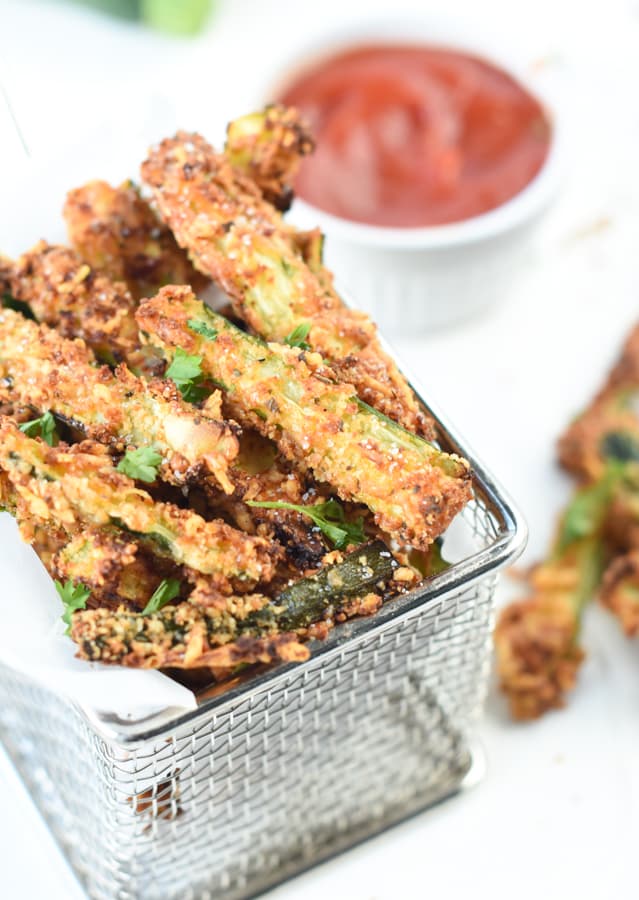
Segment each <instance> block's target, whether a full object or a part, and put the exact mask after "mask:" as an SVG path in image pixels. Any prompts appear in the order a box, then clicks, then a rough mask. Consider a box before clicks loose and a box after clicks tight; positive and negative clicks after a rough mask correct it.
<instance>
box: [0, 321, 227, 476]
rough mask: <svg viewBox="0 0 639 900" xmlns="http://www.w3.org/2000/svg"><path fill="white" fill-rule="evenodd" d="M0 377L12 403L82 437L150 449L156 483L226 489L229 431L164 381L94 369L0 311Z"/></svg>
mask: <svg viewBox="0 0 639 900" xmlns="http://www.w3.org/2000/svg"><path fill="white" fill-rule="evenodd" d="M0 377H2V378H4V379H8V380H9V382H10V385H11V387H10V395H11V397H12V399H14V401H17V402H18V403H20V404H24V405H26V404H30V405H31V406H32V407H33V408H34V409H36V410H39V411H41V412H44V411H46V410H50V411H51V412H53V413H55V414H56V415H57V416H59V417H61V418H62V419H64V420H66V421H67V422H68V423H70V424H72V425H73V426H74V427H75V428H77V429H79V430H80V431H82V432H83V433H84V434H85V435H86V436H87V437H89V438H91V439H93V440H96V441H100V442H101V443H107V444H110V445H112V446H114V447H115V448H116V449H118V450H125V449H126V448H127V447H153V448H154V449H155V450H157V451H158V452H159V453H160V454H161V455H162V457H163V461H162V464H161V468H160V474H161V475H162V477H163V478H164V480H167V481H171V482H173V483H175V484H183V483H184V482H185V481H188V480H192V478H193V477H194V476H196V475H197V474H198V473H199V471H200V470H201V469H203V470H204V471H208V472H211V473H212V474H213V475H214V476H215V478H216V479H217V481H218V482H219V483H220V484H221V485H222V487H223V489H224V490H226V491H227V492H228V493H231V491H232V490H233V488H232V485H231V483H230V481H229V478H228V474H227V473H228V467H229V463H230V462H231V461H232V460H233V459H234V458H235V457H236V456H237V453H238V449H239V443H238V439H237V433H236V432H237V428H235V427H234V426H233V425H231V424H229V423H227V422H219V421H216V420H214V419H211V418H209V417H207V416H206V415H205V414H204V413H202V412H200V411H199V410H197V409H195V408H194V407H192V406H191V405H190V404H188V403H186V402H185V401H184V400H182V398H181V396H180V394H179V392H178V390H177V388H176V387H175V385H174V384H173V382H172V381H161V380H159V379H153V380H151V381H145V380H144V379H142V378H139V377H137V376H135V375H133V374H132V373H131V372H129V371H128V370H127V369H126V367H125V366H120V367H118V369H117V370H116V372H115V374H114V373H113V372H111V370H110V369H109V368H108V367H107V366H102V367H100V368H97V367H96V366H94V365H93V364H92V357H91V354H90V352H89V351H88V349H87V348H86V346H85V345H84V344H83V343H82V342H81V341H70V340H66V339H65V338H63V337H61V336H60V335H59V334H58V332H57V331H55V330H53V329H51V328H48V327H47V326H46V325H37V324H36V323H35V322H32V321H30V320H29V319H25V318H24V317H23V316H21V315H20V314H19V313H16V312H14V311H13V310H10V309H2V310H0Z"/></svg>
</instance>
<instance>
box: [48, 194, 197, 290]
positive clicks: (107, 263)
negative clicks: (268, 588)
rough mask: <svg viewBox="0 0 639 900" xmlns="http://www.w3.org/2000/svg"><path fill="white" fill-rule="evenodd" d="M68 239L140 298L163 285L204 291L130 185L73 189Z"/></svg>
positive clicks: (183, 255) (68, 203)
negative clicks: (187, 285) (180, 285)
mask: <svg viewBox="0 0 639 900" xmlns="http://www.w3.org/2000/svg"><path fill="white" fill-rule="evenodd" d="M63 214H64V218H65V221H66V224H67V230H68V234H69V239H70V241H71V244H72V245H73V247H74V248H75V250H76V251H77V252H78V253H79V254H80V256H81V257H82V259H84V260H86V262H88V263H89V265H91V266H93V268H94V269H97V270H98V271H100V272H102V273H104V274H105V275H107V276H108V277H109V278H111V279H112V280H113V281H123V282H125V284H126V285H127V287H128V289H129V291H130V292H131V294H132V296H133V297H134V298H135V299H136V300H139V299H140V298H141V297H149V296H152V295H153V294H155V293H156V292H157V291H158V290H159V289H160V288H161V287H163V286H164V285H165V284H190V285H191V286H192V287H193V289H194V290H199V289H200V288H202V287H204V284H205V281H206V279H205V278H204V276H202V275H200V273H199V272H197V271H196V270H195V269H194V268H193V266H192V265H191V263H190V262H189V259H188V257H187V255H186V253H185V252H184V251H183V250H181V249H180V248H179V247H178V245H177V244H176V242H175V238H174V237H173V235H172V234H171V232H170V231H169V229H168V228H167V227H166V225H164V223H162V222H160V220H159V219H158V217H157V216H156V214H155V213H154V212H153V210H152V209H151V207H150V206H149V204H148V203H147V202H146V200H144V199H143V197H141V196H140V192H139V190H138V188H137V187H136V185H134V184H133V182H132V181H125V182H124V183H123V184H121V185H119V187H115V188H114V187H111V185H110V184H107V182H106V181H90V182H89V183H88V184H85V185H83V186H82V187H79V188H76V189H75V190H72V191H69V193H68V194H67V199H66V202H65V204H64V212H63Z"/></svg>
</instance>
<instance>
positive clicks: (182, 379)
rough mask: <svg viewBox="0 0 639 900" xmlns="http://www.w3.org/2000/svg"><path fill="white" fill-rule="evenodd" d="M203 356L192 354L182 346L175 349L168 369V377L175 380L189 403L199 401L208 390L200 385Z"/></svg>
mask: <svg viewBox="0 0 639 900" xmlns="http://www.w3.org/2000/svg"><path fill="white" fill-rule="evenodd" d="M201 363H202V357H201V356H192V355H191V354H190V353H187V352H186V351H185V350H183V349H182V348H181V347H177V348H176V350H175V356H174V357H173V360H172V362H171V365H170V366H169V367H168V369H167V370H166V375H165V377H166V378H170V379H171V380H172V381H174V382H175V384H176V385H177V388H178V390H179V392H180V393H181V394H182V397H183V398H184V399H185V400H186V401H187V402H189V403H199V401H200V400H203V399H204V398H205V397H206V395H207V393H208V391H207V390H206V388H203V387H201V386H200V384H201V381H202V377H203V376H202V366H201Z"/></svg>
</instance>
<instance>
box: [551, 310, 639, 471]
mask: <svg viewBox="0 0 639 900" xmlns="http://www.w3.org/2000/svg"><path fill="white" fill-rule="evenodd" d="M611 434H614V435H616V437H615V438H613V439H612V440H614V441H615V442H616V444H617V445H618V446H617V450H618V451H619V452H621V451H622V450H623V448H622V443H625V444H627V446H628V448H630V447H631V446H633V447H634V448H635V449H634V451H631V450H626V456H627V455H628V453H629V452H634V454H635V458H636V459H637V460H639V326H637V327H636V328H634V329H633V331H632V332H631V333H630V336H629V337H628V339H627V341H626V343H625V344H624V347H623V350H622V352H621V356H620V357H619V359H618V361H617V363H616V364H615V366H614V367H613V369H612V371H611V373H610V375H609V377H608V380H607V382H606V384H605V386H604V387H603V389H602V390H601V391H600V392H599V393H598V394H597V396H596V397H595V398H594V400H593V401H592V403H591V404H590V406H588V408H587V409H586V410H585V411H584V412H583V413H581V415H579V416H578V417H577V418H576V419H575V421H574V422H572V424H571V425H570V426H569V427H568V428H567V429H566V431H565V432H564V434H563V435H562V436H561V438H560V440H559V461H560V463H561V465H562V466H563V467H564V469H566V471H568V472H570V473H571V474H573V475H575V476H576V477H577V478H579V479H580V480H582V481H586V482H587V481H594V480H596V479H597V478H598V477H599V476H600V475H601V472H602V471H603V469H604V467H605V460H606V457H607V456H609V455H610V453H609V452H607V450H613V451H614V450H615V447H614V446H613V447H610V448H608V447H607V446H606V444H605V442H606V441H608V442H610V440H611V438H609V437H607V436H608V435H611Z"/></svg>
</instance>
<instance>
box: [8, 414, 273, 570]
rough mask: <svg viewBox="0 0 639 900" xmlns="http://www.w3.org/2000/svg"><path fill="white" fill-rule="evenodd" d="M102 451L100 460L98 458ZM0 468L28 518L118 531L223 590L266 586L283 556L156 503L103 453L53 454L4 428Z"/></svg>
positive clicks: (74, 450)
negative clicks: (216, 582) (209, 578)
mask: <svg viewBox="0 0 639 900" xmlns="http://www.w3.org/2000/svg"><path fill="white" fill-rule="evenodd" d="M96 451H97V452H96ZM0 468H1V469H3V470H4V472H5V473H6V475H7V477H8V479H9V481H10V482H11V485H12V487H13V489H14V490H15V491H16V493H17V494H18V495H19V497H20V499H21V501H22V502H23V504H24V505H25V507H26V508H27V509H28V511H29V513H30V515H31V516H32V517H33V518H34V519H36V520H39V521H41V522H45V523H46V522H53V523H55V524H56V525H62V526H63V527H64V528H66V529H67V530H70V529H71V530H73V529H75V528H77V527H79V526H81V525H86V524H89V525H93V526H98V527H105V526H110V525H114V526H116V527H120V528H123V529H125V530H126V531H129V532H131V533H133V534H135V535H137V536H139V537H140V538H144V539H145V540H146V541H148V542H149V544H150V545H151V546H153V547H154V549H155V552H157V553H159V554H165V555H169V556H171V557H172V558H173V559H174V560H175V561H176V562H177V563H178V564H184V565H187V566H189V567H191V568H193V569H196V570H197V571H198V572H202V573H204V574H209V575H211V576H215V577H216V578H217V579H218V580H219V583H220V585H221V586H226V585H228V584H232V585H239V586H240V587H246V585H252V584H256V583H257V582H260V581H264V582H267V581H269V580H270V579H271V578H272V577H273V575H274V574H275V564H276V560H277V557H278V548H276V547H275V546H274V545H273V544H272V543H271V542H269V541H267V540H265V539H264V538H261V537H252V536H250V535H246V534H243V533H242V532H240V531H237V530H236V529H235V528H232V527H231V526H230V525H227V524H226V523H225V522H222V521H205V520H204V519H202V518H201V517H200V516H199V515H197V514H196V513H194V512H192V511H191V510H187V509H179V508H178V507H176V506H174V505H172V504H170V503H160V502H158V503H155V502H154V501H153V499H152V498H151V497H150V495H149V494H148V493H146V492H145V491H142V490H140V489H139V488H136V487H135V482H133V481H132V480H131V479H130V478H127V477H126V476H125V475H122V474H121V473H119V472H117V471H116V470H115V468H114V467H113V464H112V462H111V459H110V457H109V456H108V455H107V454H105V453H104V452H103V448H100V445H92V444H90V443H89V442H85V443H84V444H78V445H75V446H73V447H66V446H64V445H59V446H58V447H49V446H48V445H47V444H45V443H44V442H43V441H41V440H40V439H35V440H34V439H32V438H29V437H27V436H26V435H25V434H23V433H22V432H21V431H20V430H19V429H18V428H17V427H16V425H15V424H14V423H13V422H12V421H11V420H10V419H2V420H0Z"/></svg>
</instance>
